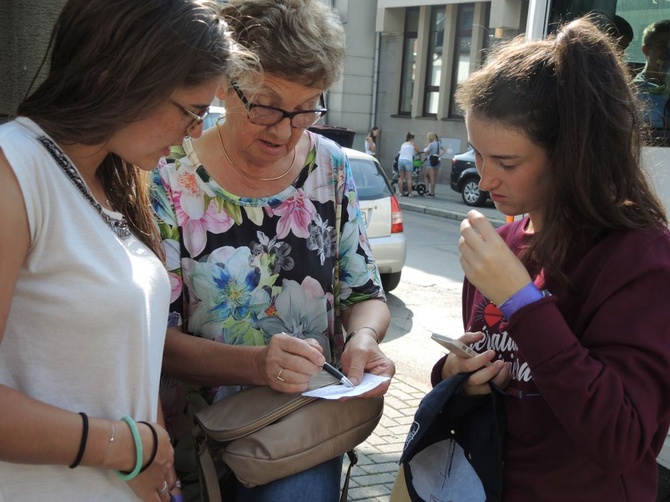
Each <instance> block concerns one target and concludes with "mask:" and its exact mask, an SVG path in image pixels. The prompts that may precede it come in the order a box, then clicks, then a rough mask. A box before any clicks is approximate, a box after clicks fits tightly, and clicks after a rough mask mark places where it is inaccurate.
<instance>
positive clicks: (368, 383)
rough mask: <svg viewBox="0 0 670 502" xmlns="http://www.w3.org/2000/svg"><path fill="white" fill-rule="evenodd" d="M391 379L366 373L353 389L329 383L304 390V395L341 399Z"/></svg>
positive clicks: (359, 393) (369, 389)
mask: <svg viewBox="0 0 670 502" xmlns="http://www.w3.org/2000/svg"><path fill="white" fill-rule="evenodd" d="M388 380H390V378H389V377H384V376H379V375H373V374H372V373H364V374H363V380H362V381H361V383H359V384H358V385H357V386H356V387H354V388H353V389H352V388H351V387H347V386H346V385H342V384H338V385H328V386H326V387H321V388H320V389H314V390H310V391H307V392H303V393H302V395H303V396H307V397H320V398H322V399H340V398H341V397H355V396H360V395H361V394H365V393H366V392H368V391H371V390H372V389H374V388H375V387H379V386H380V385H381V384H382V383H384V382H386V381H388Z"/></svg>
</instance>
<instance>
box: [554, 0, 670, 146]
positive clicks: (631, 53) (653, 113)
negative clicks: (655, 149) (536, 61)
mask: <svg viewBox="0 0 670 502" xmlns="http://www.w3.org/2000/svg"><path fill="white" fill-rule="evenodd" d="M589 12H597V13H598V14H599V16H600V17H599V18H598V21H599V22H600V23H601V26H602V28H603V30H604V31H606V32H607V33H609V34H611V35H612V36H613V37H614V38H616V39H617V42H618V45H619V49H620V50H621V51H622V55H623V58H624V60H625V61H626V63H627V64H628V67H629V69H630V72H631V75H632V76H633V78H634V82H635V84H636V86H637V88H638V91H639V92H640V98H641V99H642V101H643V105H644V112H645V116H644V118H645V121H646V122H647V125H648V126H650V128H651V130H652V134H653V135H654V136H655V142H654V144H657V143H664V144H665V146H670V30H669V29H668V26H670V1H668V0H664V1H655V0H654V1H648V0H618V1H611V2H608V3H607V4H606V5H604V6H603V5H601V4H600V2H599V1H597V0H582V1H580V2H576V1H574V0H557V1H556V2H555V3H554V5H553V6H552V11H551V19H550V21H549V26H548V31H549V32H552V31H554V30H555V29H556V28H557V26H558V25H560V23H562V22H565V21H569V20H571V19H573V18H575V17H578V16H580V15H584V14H586V13H589ZM658 22H661V25H656V26H657V28H656V31H655V34H654V35H652V34H651V31H648V32H647V37H646V43H645V29H646V28H647V27H648V26H650V25H652V23H658ZM661 26H663V27H661ZM643 45H644V46H645V48H644V51H643V49H642V46H643Z"/></svg>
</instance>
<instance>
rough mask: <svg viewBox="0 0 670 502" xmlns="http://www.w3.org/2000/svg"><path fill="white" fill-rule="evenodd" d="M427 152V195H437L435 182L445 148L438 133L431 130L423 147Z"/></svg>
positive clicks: (425, 166)
mask: <svg viewBox="0 0 670 502" xmlns="http://www.w3.org/2000/svg"><path fill="white" fill-rule="evenodd" d="M423 153H425V154H426V160H425V161H424V164H425V165H424V178H425V180H426V189H427V192H426V195H428V196H429V197H435V184H436V183H437V173H438V170H439V169H440V166H441V165H442V162H441V161H440V157H441V156H442V154H443V153H444V149H443V148H442V145H441V144H440V140H439V139H438V137H437V134H435V133H434V132H429V133H428V134H427V135H426V147H425V148H424V149H423Z"/></svg>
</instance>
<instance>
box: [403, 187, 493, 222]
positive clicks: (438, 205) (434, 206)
mask: <svg viewBox="0 0 670 502" xmlns="http://www.w3.org/2000/svg"><path fill="white" fill-rule="evenodd" d="M435 194H436V195H435V197H427V196H419V195H417V194H416V192H415V193H414V194H413V197H402V196H398V201H399V202H400V207H401V208H402V210H403V211H416V212H420V213H425V214H430V215H433V216H440V217H442V218H447V219H450V220H458V221H461V220H462V219H463V218H465V215H466V214H467V212H468V211H470V210H471V209H476V210H477V211H479V212H481V213H482V214H484V216H486V217H487V218H488V219H489V221H491V223H493V225H494V226H500V225H502V224H503V223H505V215H504V214H502V213H501V212H500V211H498V210H497V209H496V208H495V207H494V206H493V203H491V202H490V201H489V202H487V205H486V206H484V207H470V206H467V205H466V204H465V203H464V202H463V200H462V199H461V194H459V193H458V192H455V191H453V190H452V189H451V187H450V186H449V185H446V184H438V185H437V186H436V188H435Z"/></svg>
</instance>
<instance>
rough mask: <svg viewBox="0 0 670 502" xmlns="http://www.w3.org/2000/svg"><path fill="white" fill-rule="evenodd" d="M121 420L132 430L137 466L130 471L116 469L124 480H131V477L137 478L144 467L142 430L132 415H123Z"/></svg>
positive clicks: (117, 473)
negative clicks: (138, 427)
mask: <svg viewBox="0 0 670 502" xmlns="http://www.w3.org/2000/svg"><path fill="white" fill-rule="evenodd" d="M121 420H123V421H124V422H125V423H127V424H128V427H130V432H131V433H132V434H133V441H134V442H135V468H134V469H133V470H132V471H130V472H123V471H116V475H117V476H118V477H119V479H120V480H122V481H130V480H131V479H135V477H136V476H137V475H138V474H139V473H140V469H142V455H143V451H142V438H141V437H140V431H139V430H138V429H137V424H136V423H135V420H133V419H132V418H130V417H122V418H121Z"/></svg>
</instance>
